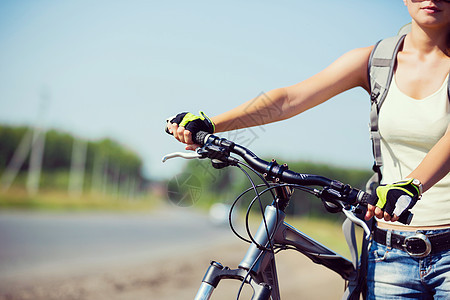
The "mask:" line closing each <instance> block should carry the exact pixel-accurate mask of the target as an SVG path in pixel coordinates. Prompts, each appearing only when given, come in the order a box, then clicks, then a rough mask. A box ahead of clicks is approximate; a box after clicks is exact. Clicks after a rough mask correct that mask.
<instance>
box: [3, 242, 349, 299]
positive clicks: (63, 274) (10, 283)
mask: <svg viewBox="0 0 450 300" xmlns="http://www.w3.org/2000/svg"><path fill="white" fill-rule="evenodd" d="M246 247H247V246H246V244H244V243H241V242H238V241H236V242H235V243H232V244H228V245H226V246H221V247H220V246H218V245H216V246H214V247H211V248H209V249H203V250H200V251H199V250H196V251H193V250H192V251H187V252H185V253H183V254H182V255H178V256H177V257H176V258H173V257H171V258H169V257H165V258H163V259H159V260H158V261H152V259H147V260H143V261H141V262H133V263H126V264H125V262H122V263H116V264H115V265H114V266H113V265H108V266H102V267H101V268H100V270H99V269H98V268H97V267H96V268H80V269H77V270H71V271H69V270H64V271H61V270H59V271H58V270H53V271H52V270H48V271H46V272H43V273H42V274H40V275H39V276H38V275H34V277H29V276H19V277H16V278H9V279H7V280H3V281H2V282H0V300H19V299H20V300H22V299H23V300H25V299H30V300H56V299H58V300H65V299H67V300H72V299H83V300H106V299H109V300H119V299H121V300H122V299H133V300H139V299H163V300H172V299H193V298H194V295H195V293H196V291H197V288H198V287H199V284H200V281H201V278H202V277H203V274H204V272H205V271H206V268H207V266H208V265H209V261H210V260H211V259H215V260H217V261H220V262H221V263H222V264H224V265H227V266H230V267H231V268H235V267H236V266H237V264H238V263H239V262H240V260H241V258H242V257H243V254H244V253H245V250H246ZM277 257H278V260H277V267H278V271H279V277H280V284H281V289H282V297H283V299H341V296H342V292H343V288H344V282H343V280H342V279H341V278H340V277H339V276H338V275H336V274H335V273H334V272H331V271H328V270H327V269H325V268H324V267H322V266H319V265H315V264H313V263H312V262H310V261H309V260H308V259H307V258H305V257H303V256H302V255H300V254H297V253H296V252H294V251H285V252H284V253H283V252H282V253H280V254H278V256H277ZM238 286H239V284H238V282H237V281H236V282H235V281H228V282H227V281H222V282H221V284H220V285H219V287H218V288H217V289H216V292H215V293H214V295H213V299H219V300H220V299H235V298H236V291H237V289H238ZM245 292H247V294H248V293H249V291H245ZM245 292H244V295H245ZM244 295H243V296H242V297H241V299H250V297H248V296H247V297H245V296H244Z"/></svg>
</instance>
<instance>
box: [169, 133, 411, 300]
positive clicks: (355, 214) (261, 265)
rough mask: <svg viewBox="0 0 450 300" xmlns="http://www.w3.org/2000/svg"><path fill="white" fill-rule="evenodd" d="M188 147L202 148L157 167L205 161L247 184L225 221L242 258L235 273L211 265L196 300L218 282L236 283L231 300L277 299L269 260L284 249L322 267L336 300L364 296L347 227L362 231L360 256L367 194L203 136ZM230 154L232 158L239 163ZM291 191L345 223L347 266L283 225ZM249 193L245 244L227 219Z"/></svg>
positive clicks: (352, 238)
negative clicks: (252, 219)
mask: <svg viewBox="0 0 450 300" xmlns="http://www.w3.org/2000/svg"><path fill="white" fill-rule="evenodd" d="M194 142H195V143H196V144H199V145H201V146H202V147H200V148H198V149H197V150H196V152H193V153H180V152H178V153H173V154H169V155H167V156H165V157H164V158H163V161H166V160H167V159H170V158H174V157H182V158H186V159H192V158H198V159H205V158H208V159H210V160H211V162H212V165H213V166H214V167H215V168H224V167H228V166H235V167H238V168H239V169H241V170H242V171H243V172H244V173H245V174H246V175H247V177H248V178H249V180H250V182H251V184H252V187H251V188H249V189H248V190H246V191H245V192H243V193H242V194H241V195H240V196H239V197H237V199H236V201H235V202H234V204H233V205H232V206H231V209H230V216H229V220H230V227H231V230H232V231H233V232H234V233H235V234H236V235H237V236H239V237H240V238H241V239H243V240H246V241H248V242H249V243H250V246H249V248H248V250H247V253H246V254H245V256H244V258H243V259H242V261H241V262H240V263H239V266H238V267H237V268H236V269H230V268H228V267H225V266H223V265H222V264H221V263H219V262H216V261H212V262H211V264H210V266H209V268H208V270H207V271H206V274H205V276H204V278H203V281H202V283H201V285H200V288H199V290H198V292H197V295H196V296H195V299H196V300H206V299H210V297H211V295H212V294H213V292H214V289H215V288H216V287H217V285H218V284H219V282H220V281H221V280H222V279H232V280H239V281H241V282H242V284H241V287H240V289H239V291H237V299H239V297H240V293H241V290H242V288H243V286H244V285H245V284H247V285H250V286H251V287H252V289H253V297H252V299H254V300H267V299H272V300H278V299H280V290H279V286H278V276H277V270H276V265H275V254H276V253H278V252H279V251H281V250H286V249H294V250H297V251H298V252H300V253H302V254H303V255H306V256H307V257H308V258H310V259H311V260H312V261H313V262H315V263H317V264H321V265H324V266H325V267H327V268H329V269H331V270H333V271H334V272H336V273H338V274H339V275H340V276H341V277H342V278H343V279H344V280H345V281H346V282H347V288H346V290H345V292H344V295H343V297H342V299H359V297H360V293H361V292H362V293H363V295H364V292H363V291H364V288H363V287H364V284H365V277H364V276H361V274H362V272H361V270H363V268H361V266H362V267H363V266H364V264H365V261H364V256H363V255H361V259H362V261H359V255H358V250H357V245H356V238H355V230H354V225H353V224H357V225H359V226H361V227H362V228H363V229H364V232H365V240H364V242H363V247H362V248H363V249H362V251H366V249H367V244H368V241H369V237H370V234H371V232H370V229H369V227H368V225H367V224H366V222H364V221H363V220H362V219H361V216H362V215H363V214H364V212H365V210H366V206H367V203H368V201H369V200H370V197H372V196H371V195H370V194H368V193H366V192H364V191H361V190H358V189H355V188H352V187H351V186H350V185H348V184H343V183H341V182H339V181H337V180H331V179H328V178H326V177H323V176H319V175H311V174H300V173H296V172H293V171H291V170H289V169H288V166H287V165H286V164H283V165H279V164H278V163H277V162H276V160H272V161H270V162H268V161H265V160H262V159H260V158H259V157H258V156H256V155H255V154H254V153H252V152H251V151H250V150H249V149H247V148H245V147H243V146H240V145H238V144H235V143H234V142H232V141H229V140H227V139H224V138H219V137H217V136H215V135H211V134H207V133H205V132H199V133H198V134H197V135H196V136H195V137H194ZM232 154H234V155H237V156H238V157H240V158H241V159H243V160H244V162H242V161H241V160H240V159H238V158H236V157H235V156H233V155H232ZM244 167H245V168H247V169H248V170H251V171H252V172H253V173H255V174H257V175H258V176H259V177H260V178H261V180H262V182H263V184H262V185H256V184H255V183H254V181H253V180H252V178H251V176H250V175H249V173H248V172H247V171H246V169H244ZM294 190H300V191H303V192H307V193H310V194H312V195H314V196H316V197H318V198H320V199H321V200H322V202H323V204H324V205H325V208H326V209H327V210H328V211H329V212H333V213H337V212H342V213H344V214H345V216H346V217H347V218H346V220H345V221H344V224H343V230H344V233H345V237H346V240H347V243H348V245H349V248H350V252H351V255H352V261H350V260H348V259H346V258H344V257H343V256H341V255H339V254H338V253H336V252H334V251H333V250H330V249H328V248H327V247H325V246H324V245H322V244H320V243H318V242H317V241H315V240H313V239H312V238H310V237H308V236H307V235H305V234H304V233H302V232H300V231H299V230H297V229H296V228H294V227H293V226H291V225H289V224H287V223H286V222H284V219H285V216H286V213H285V210H286V207H287V206H288V204H289V200H290V198H291V196H292V193H293V191H294ZM250 191H254V192H255V197H254V198H253V200H252V201H251V203H250V205H249V209H248V210H247V215H246V228H247V233H248V236H249V239H246V238H244V237H242V236H241V235H240V234H239V233H238V232H237V231H236V230H235V229H234V227H233V224H232V222H231V215H232V211H233V208H234V207H235V204H236V203H237V202H238V201H239V199H240V198H241V197H242V196H243V195H244V194H246V193H248V192H250ZM264 194H270V195H271V197H272V198H273V202H272V203H271V204H270V205H268V206H266V208H265V210H264V209H263V208H262V204H261V197H262V195H264ZM257 201H258V202H259V203H260V205H261V209H262V210H263V216H262V221H261V224H260V225H259V228H258V230H257V232H256V233H255V234H254V235H252V234H251V232H250V230H249V222H248V216H249V212H250V208H251V207H252V206H253V204H254V203H255V202H257ZM405 216H406V214H405ZM401 221H402V222H403V223H407V218H402V220H401Z"/></svg>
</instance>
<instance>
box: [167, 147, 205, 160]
mask: <svg viewBox="0 0 450 300" xmlns="http://www.w3.org/2000/svg"><path fill="white" fill-rule="evenodd" d="M198 149H200V148H197V150H195V152H174V153H170V154H167V155H165V156H164V157H163V158H162V162H166V161H167V160H169V159H172V158H176V157H181V158H184V159H195V158H203V157H204V156H203V155H202V154H200V153H198Z"/></svg>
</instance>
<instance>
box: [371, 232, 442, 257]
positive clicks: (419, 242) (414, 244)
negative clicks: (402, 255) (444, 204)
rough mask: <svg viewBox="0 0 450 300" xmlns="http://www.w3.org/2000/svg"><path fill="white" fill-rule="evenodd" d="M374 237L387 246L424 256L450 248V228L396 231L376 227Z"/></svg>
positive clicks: (416, 255) (412, 254)
mask: <svg viewBox="0 0 450 300" xmlns="http://www.w3.org/2000/svg"><path fill="white" fill-rule="evenodd" d="M373 239H374V240H375V241H376V242H377V243H380V244H383V245H385V246H387V247H392V248H395V249H399V250H402V251H405V252H407V253H408V254H409V255H411V256H413V257H417V258H422V257H425V256H427V255H429V254H430V253H432V254H434V253H438V252H441V251H445V250H449V249H450V228H446V229H440V230H418V231H416V232H411V231H396V230H385V229H379V228H375V230H374V232H373Z"/></svg>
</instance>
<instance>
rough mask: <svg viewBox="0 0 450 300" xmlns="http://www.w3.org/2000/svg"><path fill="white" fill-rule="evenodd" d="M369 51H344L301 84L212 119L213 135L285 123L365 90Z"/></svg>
mask: <svg viewBox="0 0 450 300" xmlns="http://www.w3.org/2000/svg"><path fill="white" fill-rule="evenodd" d="M371 50H372V47H367V48H359V49H355V50H352V51H350V52H347V53H346V54H344V55H343V56H341V57H340V58H338V59H337V60H336V61H335V62H334V63H332V64H331V65H330V66H328V67H327V68H326V69H324V70H323V71H321V72H320V73H318V74H316V75H314V76H312V77H310V78H308V79H306V80H305V81H302V82H300V83H297V84H295V85H293V86H289V87H285V88H279V89H275V90H272V91H269V92H268V93H266V94H265V95H264V96H261V97H257V98H254V99H252V100H250V101H248V102H246V103H244V104H242V105H240V106H238V107H236V108H234V109H232V110H230V111H228V112H225V113H223V114H221V115H218V116H216V117H214V118H212V120H213V122H214V124H215V125H216V132H222V131H228V130H234V129H241V128H245V127H252V126H259V125H264V124H268V123H272V122H276V121H280V120H285V119H288V118H290V117H293V116H295V115H297V114H299V113H302V112H304V111H306V110H308V109H310V108H313V107H315V106H317V105H319V104H321V103H323V102H325V101H327V100H328V99H330V98H332V97H333V96H336V95H337V94H339V93H342V92H344V91H346V90H349V89H351V88H354V87H357V86H362V87H364V88H365V89H366V90H369V87H368V85H369V84H368V80H367V62H368V60H369V56H370V51H371Z"/></svg>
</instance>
